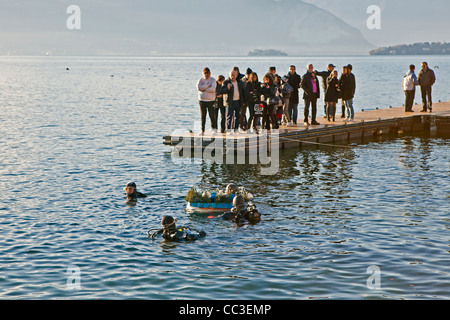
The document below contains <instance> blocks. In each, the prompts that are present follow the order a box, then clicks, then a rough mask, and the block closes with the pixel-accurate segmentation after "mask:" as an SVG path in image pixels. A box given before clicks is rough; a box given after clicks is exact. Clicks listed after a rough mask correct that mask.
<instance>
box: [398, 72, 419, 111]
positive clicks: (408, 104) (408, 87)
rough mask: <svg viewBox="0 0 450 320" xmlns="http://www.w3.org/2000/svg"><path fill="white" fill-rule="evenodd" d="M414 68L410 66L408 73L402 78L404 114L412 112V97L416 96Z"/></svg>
mask: <svg viewBox="0 0 450 320" xmlns="http://www.w3.org/2000/svg"><path fill="white" fill-rule="evenodd" d="M415 69H416V67H415V66H414V65H413V64H412V65H410V66H409V71H408V72H407V73H406V74H405V75H404V76H403V81H402V86H403V91H404V92H405V112H414V111H413V109H412V107H413V104H414V96H415V95H416V86H418V85H419V81H418V80H417V77H416V74H415V73H414V70H415Z"/></svg>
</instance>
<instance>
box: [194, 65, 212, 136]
mask: <svg viewBox="0 0 450 320" xmlns="http://www.w3.org/2000/svg"><path fill="white" fill-rule="evenodd" d="M216 85H217V84H216V79H214V78H213V77H211V71H210V70H209V68H205V69H203V78H200V79H198V82H197V89H198V100H199V103H200V115H201V120H202V132H201V133H200V134H201V135H203V134H204V133H205V124H206V113H209V119H210V120H211V128H212V131H213V134H214V133H216V132H217V121H216V120H215V117H216V113H215V111H214V103H215V102H216Z"/></svg>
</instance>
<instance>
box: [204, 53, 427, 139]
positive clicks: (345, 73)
mask: <svg viewBox="0 0 450 320" xmlns="http://www.w3.org/2000/svg"><path fill="white" fill-rule="evenodd" d="M427 66H428V65H427V64H426V63H425V62H424V63H423V64H422V67H423V68H422V71H421V73H420V75H419V79H417V78H416V77H415V75H414V69H413V67H414V66H412V65H411V66H410V72H409V73H408V74H407V75H405V78H406V77H407V76H408V79H409V76H411V77H412V76H413V77H412V78H413V86H412V88H409V87H408V88H406V85H404V90H405V93H406V103H405V106H406V111H411V107H412V103H411V101H413V100H414V94H413V92H414V91H413V90H415V86H416V85H419V82H420V85H421V91H422V96H423V97H424V98H423V99H424V100H423V101H424V110H425V111H426V110H427V108H429V110H430V111H431V106H432V102H431V86H432V85H433V84H434V81H435V77H434V73H433V71H432V70H430V69H428V67H427ZM352 70H353V67H352V65H351V64H348V65H346V66H344V67H342V72H341V75H340V76H339V73H338V71H337V70H336V66H335V65H333V64H329V65H328V67H327V70H326V71H317V70H315V69H314V66H313V65H312V64H308V66H307V70H306V73H305V74H303V76H300V75H299V74H298V73H297V70H296V67H295V66H294V65H291V66H290V67H289V71H288V73H287V74H286V75H284V76H279V75H278V74H277V71H276V68H275V67H270V68H269V70H268V72H267V73H266V74H265V75H264V76H263V78H262V82H260V80H259V77H258V75H257V74H256V73H255V72H253V71H252V70H251V69H250V68H248V69H247V70H246V72H245V74H242V73H241V72H240V71H239V68H238V67H234V68H233V69H232V70H231V71H230V72H229V74H228V77H227V78H225V76H223V75H219V76H218V77H217V79H214V78H213V77H212V76H211V70H210V69H209V68H204V70H203V77H202V78H200V79H199V80H198V83H197V89H198V96H199V102H200V114H201V130H202V132H201V133H200V134H201V135H203V134H204V132H205V124H206V116H207V114H209V118H210V120H211V127H212V131H213V134H216V133H218V130H219V121H218V120H219V116H220V120H221V121H220V132H221V133H228V134H238V133H239V132H247V131H250V132H253V133H259V131H260V129H262V130H268V131H270V130H271V129H278V128H279V127H280V125H285V126H297V120H298V105H299V100H300V97H299V95H300V89H302V90H303V100H304V118H303V124H304V126H317V125H320V123H319V122H318V121H317V102H318V100H319V99H320V97H321V90H320V87H321V86H320V84H319V78H322V90H323V101H324V115H325V116H324V118H325V119H326V120H327V121H333V122H334V121H336V112H337V104H338V101H339V100H341V106H342V107H341V118H344V120H345V121H346V122H353V121H354V117H355V111H354V108H353V99H354V96H355V92H356V79H355V75H354V74H353V73H352ZM411 74H412V75H411ZM427 98H428V101H427ZM247 111H248V112H247ZM247 114H248V116H247Z"/></svg>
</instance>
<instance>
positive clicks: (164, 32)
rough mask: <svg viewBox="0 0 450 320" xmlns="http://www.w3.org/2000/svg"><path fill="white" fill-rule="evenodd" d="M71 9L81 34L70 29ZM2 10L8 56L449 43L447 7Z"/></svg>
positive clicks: (61, 5) (120, 0)
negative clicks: (374, 11) (374, 17)
mask: <svg viewBox="0 0 450 320" xmlns="http://www.w3.org/2000/svg"><path fill="white" fill-rule="evenodd" d="M72 4H75V5H78V6H79V7H80V10H81V14H80V23H81V30H69V29H68V28H67V26H66V20H67V19H68V18H69V16H70V14H68V13H67V12H66V10H67V7H68V6H69V5H72ZM369 5H378V6H379V7H380V8H381V15H380V17H381V29H380V30H369V29H368V28H367V26H366V21H367V19H368V18H369V14H368V13H367V12H366V11H367V7H368V6H369ZM0 8H1V10H0V39H1V41H0V54H45V53H47V52H48V53H50V54H63V55H70V54H128V55H149V54H155V53H157V54H204V53H210V54H219V53H223V54H227V55H228V54H236V55H245V54H246V53H247V52H248V51H250V50H251V49H255V48H260V49H280V50H283V51H286V52H288V53H289V54H321V53H323V54H324V55H327V54H350V53H357V54H365V53H367V52H368V51H369V50H370V49H374V48H375V47H379V46H387V45H395V44H404V43H414V42H424V41H430V42H431V41H446V42H450V32H449V30H450V19H449V18H448V17H447V16H448V12H450V2H449V1H448V0H427V1H419V0H359V1H354V0H304V1H302V0H227V1H214V0H164V1H160V0H158V1H156V0H133V1H126V0H70V1H68V0H39V1H36V0H14V1H10V0H0ZM330 48H332V49H331V51H330Z"/></svg>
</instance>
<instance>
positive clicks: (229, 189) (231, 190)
mask: <svg viewBox="0 0 450 320" xmlns="http://www.w3.org/2000/svg"><path fill="white" fill-rule="evenodd" d="M237 191H238V187H237V185H235V184H234V183H230V184H229V185H227V188H226V189H225V193H227V194H229V193H231V194H236V192H237Z"/></svg>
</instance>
